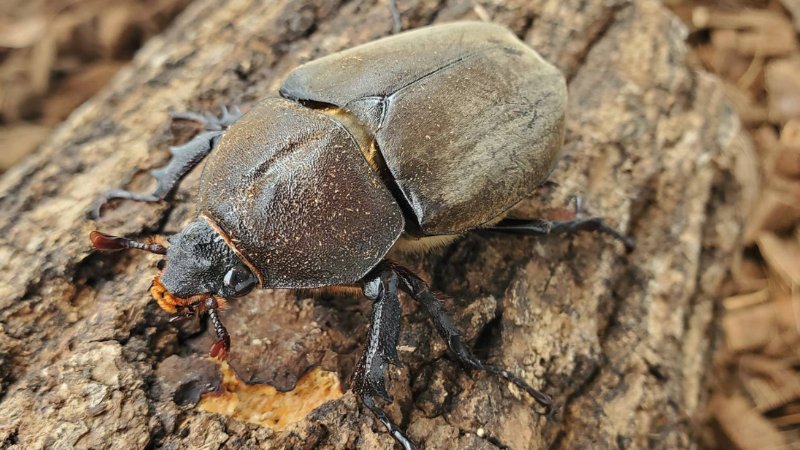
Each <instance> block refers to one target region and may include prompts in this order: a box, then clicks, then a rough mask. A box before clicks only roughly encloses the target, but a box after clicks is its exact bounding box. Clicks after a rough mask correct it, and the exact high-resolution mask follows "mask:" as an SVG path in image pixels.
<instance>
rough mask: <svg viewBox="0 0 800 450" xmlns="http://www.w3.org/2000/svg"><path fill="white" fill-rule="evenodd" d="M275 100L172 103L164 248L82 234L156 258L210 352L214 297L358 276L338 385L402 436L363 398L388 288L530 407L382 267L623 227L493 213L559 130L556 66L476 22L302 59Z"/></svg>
mask: <svg viewBox="0 0 800 450" xmlns="http://www.w3.org/2000/svg"><path fill="white" fill-rule="evenodd" d="M280 94H281V97H271V98H267V99H264V100H262V101H260V102H258V103H256V104H255V105H254V106H253V107H252V109H250V110H249V112H247V113H246V114H244V115H241V113H240V112H239V111H238V109H234V110H232V111H228V110H224V111H223V114H222V115H221V116H220V117H219V118H216V117H213V116H209V115H199V114H192V113H186V114H181V115H176V117H177V118H180V119H190V120H197V121H200V122H202V123H204V125H205V131H204V132H202V133H201V134H199V135H198V136H196V137H195V138H194V139H193V140H192V141H190V142H189V143H187V144H185V145H183V146H180V147H176V148H173V149H172V153H173V158H172V159H171V161H170V162H169V164H168V165H167V166H165V167H164V168H162V169H158V170H156V171H154V176H155V178H156V180H157V183H158V184H157V188H156V190H155V192H154V193H153V194H137V193H132V192H128V191H113V192H111V193H109V194H108V195H106V196H105V197H104V198H103V199H102V202H101V203H100V204H99V206H98V213H99V208H100V206H102V205H103V204H105V203H106V202H107V201H108V200H109V199H112V198H127V199H133V200H140V201H151V202H156V201H162V200H164V199H166V198H167V197H168V196H169V195H170V194H171V193H172V192H174V190H175V188H176V187H177V184H178V182H179V181H180V180H181V179H182V177H183V176H184V175H185V174H186V173H188V171H189V170H191V168H192V167H193V166H195V165H197V164H198V163H199V162H200V161H201V160H203V159H204V158H205V157H206V156H208V158H207V162H206V165H205V169H204V171H203V174H202V178H201V182H200V192H199V199H198V206H197V216H196V218H195V219H194V220H193V221H192V222H190V223H189V224H188V225H187V226H186V227H185V228H184V229H183V230H182V231H181V232H180V233H178V234H176V235H174V236H171V237H170V238H169V246H166V245H162V244H160V243H151V244H144V243H138V242H135V241H131V240H128V239H125V238H117V237H113V236H108V235H104V234H102V233H98V232H94V233H93V234H92V242H93V244H94V245H95V247H96V248H98V249H101V250H117V249H121V248H140V249H145V250H149V251H152V252H155V253H160V254H166V260H167V263H166V267H165V269H164V270H163V272H162V273H161V274H160V275H159V276H158V277H156V280H155V281H154V283H153V288H152V289H151V291H152V293H153V295H154V297H155V298H156V300H157V301H158V303H159V305H160V306H161V307H162V308H164V309H165V310H167V311H169V312H171V313H173V314H177V315H178V316H196V315H200V314H203V313H208V315H209V318H210V319H211V321H212V322H213V325H214V329H215V331H216V333H217V335H218V338H219V341H218V342H217V344H215V346H214V347H213V348H212V352H211V353H212V355H214V356H220V357H224V356H225V355H226V354H227V352H228V351H229V348H230V338H229V336H228V334H227V331H226V330H225V327H224V326H223V325H222V322H221V320H220V318H219V315H218V309H219V307H220V303H222V302H224V301H225V299H229V298H233V297H241V296H243V295H245V294H247V293H248V292H249V291H250V290H251V289H253V288H254V287H256V286H259V287H262V288H317V287H325V286H335V285H357V286H360V287H361V289H362V290H363V293H364V295H365V296H366V297H367V298H369V299H371V300H372V301H373V302H374V306H373V315H372V327H371V332H370V335H369V338H368V341H367V344H366V350H365V353H364V356H363V357H362V358H361V360H360V363H359V365H358V367H357V370H356V373H355V376H354V380H353V389H355V390H356V392H357V393H358V394H359V396H360V398H361V399H362V401H363V403H364V404H365V405H366V406H367V407H368V408H369V409H370V410H371V411H372V412H373V413H374V414H375V415H376V416H377V417H378V418H379V419H380V421H381V422H382V423H383V424H384V425H385V426H386V428H387V429H388V430H389V432H390V433H391V434H392V436H394V437H395V438H396V439H397V441H398V442H399V443H400V444H401V445H402V446H403V447H404V448H406V449H408V448H412V447H413V445H412V443H411V441H410V440H409V439H408V438H407V437H406V436H405V434H404V433H403V431H402V430H401V429H399V428H398V427H397V426H396V425H395V424H394V423H393V422H392V421H391V420H390V419H389V418H388V416H387V415H386V414H385V413H384V411H383V410H382V409H381V408H380V407H379V406H378V405H377V404H376V402H375V398H376V397H380V398H382V399H383V400H384V401H386V402H391V398H390V397H389V395H388V394H387V392H386V389H385V386H384V372H385V368H386V365H387V364H388V363H390V362H391V363H396V364H399V360H398V356H397V349H396V347H397V342H398V339H399V330H400V312H401V310H400V303H399V300H398V291H399V290H402V291H404V292H406V293H407V294H408V295H409V296H410V297H411V298H412V299H414V300H416V301H418V302H420V303H421V305H422V306H423V307H424V309H425V310H426V311H427V312H428V314H429V315H430V317H431V319H432V321H433V323H434V325H435V327H436V330H437V331H438V332H439V334H440V335H441V337H442V338H443V339H444V340H445V342H446V343H447V345H448V347H449V349H450V351H451V353H452V355H453V356H454V357H455V358H456V359H457V360H458V361H460V362H462V363H464V364H465V365H467V366H469V367H472V368H477V369H482V370H487V371H489V372H492V373H495V374H497V375H499V376H501V377H503V378H505V379H507V380H509V381H511V382H513V383H515V384H516V385H517V386H519V387H521V388H522V389H524V390H525V391H527V392H528V393H530V395H532V396H533V397H534V398H535V399H536V400H537V401H538V402H539V403H540V404H542V405H545V406H549V405H550V404H551V400H550V398H549V397H548V396H547V395H545V394H543V393H541V392H539V391H538V390H536V389H534V388H532V387H531V386H530V385H529V384H528V383H527V382H526V381H524V380H522V379H521V378H519V377H518V376H516V375H514V374H512V373H510V372H508V371H506V370H503V369H501V368H498V367H495V366H491V365H487V364H484V363H483V362H481V361H479V360H478V359H477V358H475V356H474V355H473V354H472V352H471V351H470V349H469V348H468V347H467V346H465V345H464V343H463V342H462V341H461V339H460V337H459V332H458V330H457V329H456V328H455V326H454V325H453V323H452V321H451V320H450V318H449V317H448V315H447V314H446V313H445V311H444V309H443V307H442V304H441V301H440V299H439V298H437V296H436V295H435V294H434V293H433V292H432V291H431V290H430V288H429V287H428V285H427V284H426V283H425V282H424V281H423V280H422V279H421V278H420V277H418V276H417V275H415V274H413V273H411V272H410V271H409V270H407V269H405V268H403V267H401V266H398V265H396V264H394V263H392V262H389V261H388V260H387V259H386V257H387V254H389V253H390V252H392V251H407V250H413V249H415V248H429V247H430V246H435V245H442V244H445V243H447V242H450V241H452V240H453V239H455V238H457V237H458V236H461V235H463V234H464V233H466V232H468V231H470V230H475V229H481V230H486V231H497V232H507V233H518V234H533V235H548V234H554V233H562V232H569V231H577V230H590V231H592V230H593V231H600V232H603V233H606V234H610V235H612V236H614V237H615V238H617V239H620V240H622V241H623V242H624V243H625V244H626V246H627V247H629V246H630V245H631V243H630V242H629V241H628V240H627V238H625V237H623V236H621V235H620V234H619V233H617V232H616V231H614V230H613V229H610V228H608V227H606V226H605V225H604V224H603V222H602V220H600V219H599V218H592V219H588V220H578V219H576V220H572V221H566V222H548V221H543V220H535V219H534V220H520V219H510V218H506V217H505V215H506V214H507V211H508V210H509V209H510V208H511V207H513V206H514V205H515V204H516V203H518V202H519V201H520V200H522V199H523V198H525V197H526V196H528V195H529V194H530V193H531V192H532V191H533V190H534V189H535V188H536V187H537V186H538V185H540V184H541V183H543V182H544V181H545V180H546V179H547V176H548V175H549V174H550V172H551V171H552V169H553V167H554V165H555V163H556V160H557V158H558V154H559V151H560V149H561V146H562V141H563V138H564V114H565V109H566V98H567V92H566V84H565V80H564V77H563V76H562V74H561V73H560V72H559V71H558V70H557V69H556V68H554V67H553V66H551V65H550V64H548V63H547V62H546V61H544V60H543V59H542V58H541V57H540V56H539V55H538V54H537V53H536V52H534V51H533V50H532V49H531V48H529V47H528V46H526V45H525V44H524V43H522V42H521V41H520V40H519V39H517V38H516V37H515V36H514V35H513V34H512V33H511V32H510V31H509V30H507V29H505V28H503V27H500V26H496V25H491V24H485V23H471V22H464V23H453V24H448V25H440V26H433V27H428V28H422V29H418V30H414V31H410V32H406V33H401V34H398V35H395V36H392V37H388V38H384V39H381V40H378V41H375V42H372V43H369V44H366V45H362V46H359V47H355V48H352V49H350V50H347V51H343V52H340V53H336V54H333V55H330V56H327V57H325V58H321V59H318V60H316V61H312V62H309V63H307V64H305V65H303V66H300V67H299V68H297V69H296V70H295V71H293V72H292V73H291V74H290V75H289V76H288V78H287V79H286V80H285V81H284V83H283V85H282V86H281V88H280Z"/></svg>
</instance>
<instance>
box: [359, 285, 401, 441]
mask: <svg viewBox="0 0 800 450" xmlns="http://www.w3.org/2000/svg"><path fill="white" fill-rule="evenodd" d="M397 283H398V277H397V275H396V274H395V273H394V272H393V271H391V270H378V271H375V272H373V273H372V274H370V275H367V277H366V278H365V279H364V286H363V290H364V295H365V296H367V297H368V298H370V299H372V300H373V301H374V305H373V307H372V325H371V327H370V333H369V340H368V342H367V346H366V348H365V349H364V354H363V355H362V356H361V359H360V360H359V363H358V366H357V367H356V371H355V373H354V374H353V390H354V391H355V392H356V394H358V396H359V398H360V399H361V401H362V402H363V403H364V405H365V406H366V407H367V408H369V410H370V411H372V413H373V414H375V416H376V417H377V418H378V420H380V421H381V423H382V424H383V425H384V426H385V427H386V429H387V430H388V431H389V434H391V435H392V437H394V438H395V439H396V440H397V442H398V443H399V444H400V445H401V446H402V447H403V448H404V449H405V450H412V449H414V448H415V447H414V444H413V443H411V441H410V440H409V439H408V437H407V436H406V435H405V433H404V432H403V430H401V429H400V427H398V426H397V425H396V424H395V423H394V422H392V420H391V419H390V418H389V416H388V415H387V414H386V412H385V411H384V410H383V409H381V408H380V407H379V406H378V405H376V404H375V397H376V396H378V397H380V398H382V399H383V400H384V401H386V402H387V403H391V402H392V397H391V396H389V393H388V392H386V380H385V378H384V372H385V370H386V365H387V364H388V363H392V364H395V365H399V364H400V360H399V358H398V357H397V342H398V340H399V338H400V317H401V311H400V300H399V299H398V297H397Z"/></svg>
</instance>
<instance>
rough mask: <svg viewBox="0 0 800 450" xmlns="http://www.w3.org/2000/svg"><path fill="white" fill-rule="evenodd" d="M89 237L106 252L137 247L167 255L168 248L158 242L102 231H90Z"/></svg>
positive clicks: (94, 244) (97, 248)
mask: <svg viewBox="0 0 800 450" xmlns="http://www.w3.org/2000/svg"><path fill="white" fill-rule="evenodd" d="M89 239H91V240H92V246H93V247H94V248H95V249H96V250H101V251H105V252H113V251H117V250H125V249H128V248H135V249H138V250H145V251H148V252H150V253H156V254H158V255H166V254H167V248H166V247H164V246H163V245H161V244H158V243H155V242H153V243H146V242H138V241H134V240H133V239H128V238H124V237H119V236H111V235H110V234H105V233H101V232H99V231H92V232H91V233H89Z"/></svg>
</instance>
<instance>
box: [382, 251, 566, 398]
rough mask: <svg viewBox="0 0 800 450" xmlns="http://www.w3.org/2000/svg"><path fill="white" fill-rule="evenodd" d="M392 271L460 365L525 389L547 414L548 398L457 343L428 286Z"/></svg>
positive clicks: (405, 273) (412, 276) (456, 333)
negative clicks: (421, 307) (420, 304)
mask: <svg viewBox="0 0 800 450" xmlns="http://www.w3.org/2000/svg"><path fill="white" fill-rule="evenodd" d="M391 267H392V269H393V270H394V272H395V273H397V275H399V277H400V288H401V289H402V290H404V291H405V292H407V293H408V294H409V295H410V296H411V297H412V298H413V299H414V300H416V301H418V302H420V303H422V306H423V307H424V308H425V310H426V311H427V313H428V316H430V318H431V320H432V321H433V324H434V326H435V327H436V330H437V331H438V332H439V335H440V336H441V337H442V339H444V341H445V342H446V343H447V347H448V349H450V352H451V353H452V354H453V356H455V357H456V359H457V360H458V361H459V362H461V363H462V364H464V365H466V366H469V367H472V368H475V369H480V370H485V371H487V372H490V373H493V374H495V375H499V376H501V377H503V378H505V379H506V380H508V381H510V382H512V383H514V384H515V385H516V386H517V387H519V388H521V389H523V390H525V392H527V393H528V394H529V395H530V396H531V397H533V398H534V399H535V400H536V401H537V402H538V403H539V404H540V405H542V406H544V407H545V408H546V409H547V410H548V411H549V409H550V407H551V406H552V404H553V400H552V399H551V398H550V396H549V395H547V394H545V393H543V392H541V391H539V390H537V389H534V388H533V387H532V386H531V385H529V384H528V383H527V382H525V380H523V379H522V378H520V377H519V376H517V375H515V374H513V373H511V372H509V371H508V370H505V369H503V368H500V367H497V366H494V365H491V364H486V363H483V362H482V361H480V360H479V359H478V358H477V357H475V355H473V354H472V351H471V350H470V349H469V348H467V346H465V345H464V343H463V342H462V341H461V334H460V333H459V331H458V329H457V328H456V327H455V325H454V324H453V321H452V320H451V319H450V317H449V316H448V315H447V312H446V311H445V310H444V307H443V305H442V302H441V301H440V300H439V299H438V298H437V297H436V295H435V294H434V293H433V292H431V290H430V287H429V286H428V284H427V283H425V281H423V280H422V279H421V278H420V277H418V276H417V275H415V274H413V273H412V272H411V271H409V270H408V269H405V268H404V267H401V266H397V265H394V264H392V265H391Z"/></svg>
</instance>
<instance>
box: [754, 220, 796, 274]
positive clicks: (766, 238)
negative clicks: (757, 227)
mask: <svg viewBox="0 0 800 450" xmlns="http://www.w3.org/2000/svg"><path fill="white" fill-rule="evenodd" d="M757 242H758V248H759V250H761V255H762V256H763V257H764V260H765V261H766V262H767V266H768V267H769V269H770V271H771V272H772V273H774V274H775V275H776V276H777V278H776V281H780V282H782V283H783V285H784V286H789V287H797V286H800V264H798V262H800V244H798V242H797V241H796V240H794V239H792V238H791V237H790V238H781V237H779V236H777V235H775V234H774V233H771V232H764V233H761V234H760V235H759V236H758V238H757Z"/></svg>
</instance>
